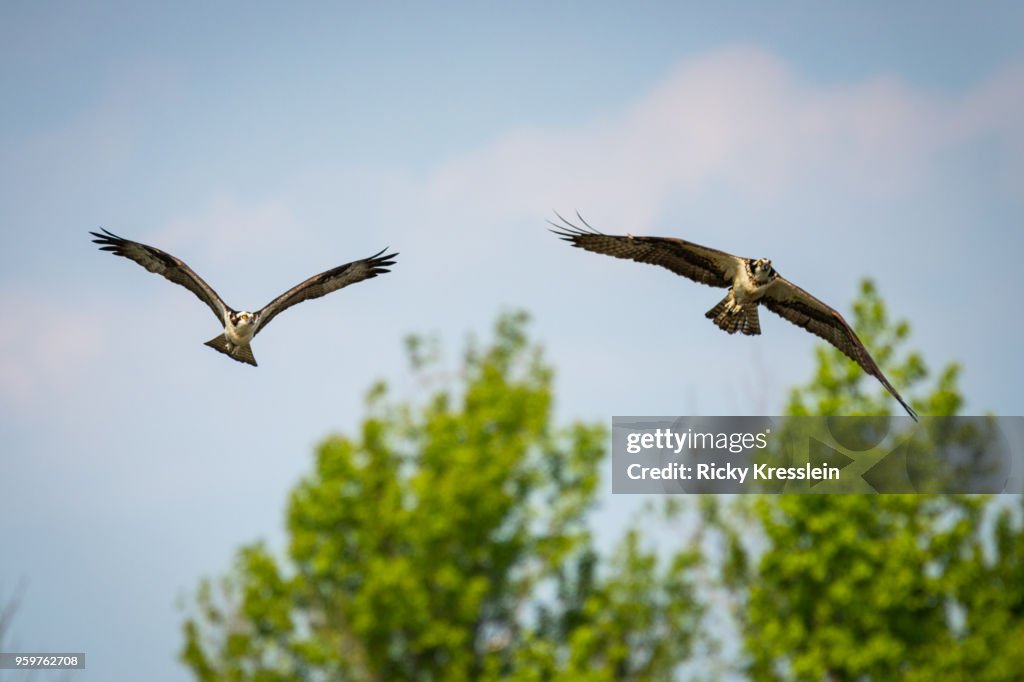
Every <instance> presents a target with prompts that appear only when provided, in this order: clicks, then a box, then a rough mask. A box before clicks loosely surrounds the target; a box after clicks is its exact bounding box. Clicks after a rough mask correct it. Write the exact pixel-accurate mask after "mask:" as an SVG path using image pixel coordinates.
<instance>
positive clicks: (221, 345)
mask: <svg viewBox="0 0 1024 682" xmlns="http://www.w3.org/2000/svg"><path fill="white" fill-rule="evenodd" d="M204 345H206V346H209V347H210V348H212V349H214V350H219V351H220V352H221V353H224V355H227V356H228V357H230V358H231V359H232V360H238V361H239V362H244V363H246V364H248V365H252V366H253V367H255V366H256V358H255V357H253V354H252V348H250V347H249V344H245V345H244V346H239V345H238V344H234V343H231V342H230V341H228V340H227V338H225V336H224V335H223V334H221V335H220V336H216V337H214V338H212V339H210V340H209V341H207V342H206V343H205V344H204Z"/></svg>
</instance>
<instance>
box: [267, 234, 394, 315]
mask: <svg viewBox="0 0 1024 682" xmlns="http://www.w3.org/2000/svg"><path fill="white" fill-rule="evenodd" d="M385 251H387V249H381V250H380V251H378V252H377V253H375V254H373V255H372V256H370V257H369V258H364V259H362V260H357V261H352V262H351V263H346V264H345V265H339V266H338V267H336V268H333V269H331V270H328V271H326V272H321V273H320V274H319V275H314V276H312V277H310V278H309V279H307V280H306V281H305V282H303V283H302V284H298V285H296V286H294V287H292V288H291V289H289V290H288V291H286V292H284V293H283V294H281V295H280V296H278V297H277V298H275V299H274V300H273V301H271V302H270V303H268V304H267V305H265V306H263V309H262V310H260V311H259V313H257V315H258V320H259V321H258V324H259V326H258V327H257V328H256V333H257V334H259V333H260V331H262V330H263V328H264V327H266V326H267V323H268V322H270V321H271V320H272V319H274V318H275V317H276V316H277V315H278V313H280V312H282V311H284V310H286V309H288V308H290V307H292V306H293V305H295V304H296V303H301V302H303V301H308V300H309V299H311V298H320V297H321V296H324V295H325V294H329V293H331V292H332V291H337V290H338V289H341V288H343V287H347V286H348V285H349V284H355V283H356V282H362V281H363V280H364V279H370V278H371V277H376V276H377V275H381V274H383V273H385V272H391V271H390V270H388V267H389V266H391V265H394V264H395V257H396V256H397V255H398V254H397V253H389V254H384V252H385Z"/></svg>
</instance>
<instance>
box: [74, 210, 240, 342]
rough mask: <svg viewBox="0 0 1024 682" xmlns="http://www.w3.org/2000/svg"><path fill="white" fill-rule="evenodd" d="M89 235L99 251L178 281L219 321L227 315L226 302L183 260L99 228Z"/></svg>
mask: <svg viewBox="0 0 1024 682" xmlns="http://www.w3.org/2000/svg"><path fill="white" fill-rule="evenodd" d="M100 229H103V228H100ZM89 234H91V235H92V236H94V237H96V239H93V242H94V243H96V244H99V245H100V251H110V252H111V253H113V254H114V255H115V256H123V257H125V258H129V259H131V260H133V261H135V262H136V263H138V264H139V265H141V266H142V267H144V268H146V269H147V270H149V271H150V272H155V273H156V274H158V275H162V276H163V277H165V278H166V279H168V280H170V281H172V282H174V283H175V284H180V285H181V286H183V287H185V288H186V289H188V290H189V291H191V292H192V293H193V294H195V295H196V296H197V297H198V298H199V300H200V301H202V302H203V303H205V304H206V305H208V306H210V310H212V311H213V314H214V315H216V316H217V319H218V320H220V322H221V324H224V322H225V319H226V317H227V310H228V307H227V305H225V303H224V301H222V300H221V298H220V296H218V295H217V292H216V291H214V290H213V288H212V287H211V286H210V285H209V284H207V283H206V282H204V281H203V278H202V277H200V276H199V275H197V274H196V273H195V272H193V271H192V268H190V267H189V266H187V265H185V263H184V262H182V261H180V260H178V259H177V258H175V257H174V256H172V255H171V254H169V253H167V252H165V251H161V250H160V249H158V248H156V247H155V246H147V245H146V244H140V243H139V242H133V241H131V240H130V239H124V238H122V237H118V236H117V235H116V234H114V233H113V232H109V231H107V230H103V234H100V233H99V232H90V233H89Z"/></svg>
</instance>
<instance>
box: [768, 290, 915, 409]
mask: <svg viewBox="0 0 1024 682" xmlns="http://www.w3.org/2000/svg"><path fill="white" fill-rule="evenodd" d="M760 302H761V303H763V304H764V305H765V307H767V308H768V310H770V311H772V312H773V313H775V314H776V315H780V316H781V317H784V318H786V319H787V320H789V321H790V322H792V323H793V324H795V325H798V326H800V327H803V328H804V329H806V330H807V331H809V332H811V333H812V334H814V335H815V336H818V337H820V338H822V339H824V340H826V341H828V342H829V343H830V344H832V345H833V346H835V347H836V348H838V349H839V350H840V351H842V352H843V354H844V355H846V356H847V357H848V358H850V359H851V360H853V361H854V362H856V363H857V364H858V365H860V366H861V368H862V369H863V370H864V371H865V372H867V373H868V374H870V375H871V376H873V377H875V378H876V379H878V381H880V382H881V384H882V385H883V386H885V388H886V390H888V391H889V393H891V394H892V395H893V397H894V398H896V400H898V401H899V402H900V405H902V406H903V408H904V409H905V410H906V411H907V413H908V414H909V415H910V416H911V417H913V418H914V419H915V420H917V413H916V412H914V410H913V409H912V408H911V407H910V405H908V404H907V402H906V401H905V400H903V397H902V396H901V395H900V394H899V393H898V392H897V391H896V389H895V388H893V386H892V384H890V383H889V380H888V379H886V378H885V375H884V374H882V370H881V369H879V367H878V364H877V363H876V362H875V360H874V358H872V357H871V354H870V353H868V349H867V348H865V347H864V344H863V343H861V340H860V338H858V336H857V334H856V332H854V331H853V329H852V328H851V327H850V325H849V324H847V322H846V320H845V319H843V316H842V315H840V314H839V312H838V311H837V310H835V309H834V308H831V307H829V306H827V305H825V304H824V303H822V302H821V301H819V300H818V299H817V298H815V297H814V296H811V295H810V294H809V293H807V292H806V291H804V290H803V289H801V288H800V287H798V286H797V285H795V284H793V283H792V282H790V281H789V280H788V279H786V278H785V277H782V276H777V277H776V278H775V279H774V280H773V281H772V282H771V284H769V285H768V288H767V290H766V291H765V294H764V296H763V297H762V298H761V299H760Z"/></svg>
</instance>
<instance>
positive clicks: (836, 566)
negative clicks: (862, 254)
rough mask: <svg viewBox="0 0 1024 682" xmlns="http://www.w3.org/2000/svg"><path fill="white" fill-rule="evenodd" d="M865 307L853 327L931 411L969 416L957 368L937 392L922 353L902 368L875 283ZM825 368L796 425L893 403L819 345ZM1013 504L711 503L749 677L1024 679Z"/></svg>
mask: <svg viewBox="0 0 1024 682" xmlns="http://www.w3.org/2000/svg"><path fill="white" fill-rule="evenodd" d="M853 309H854V316H853V321H854V325H853V326H854V327H855V328H856V329H857V330H858V333H859V334H860V335H861V338H862V339H863V341H864V342H865V344H866V345H867V346H868V347H869V348H871V349H872V352H873V353H874V354H875V357H876V359H877V360H878V362H879V365H880V366H881V367H883V369H884V371H885V372H886V374H887V375H888V376H889V377H890V379H892V380H893V383H894V384H895V385H897V386H900V387H902V388H905V389H907V390H908V393H910V394H911V395H913V396H914V399H913V401H912V402H913V404H914V405H915V406H916V407H917V408H918V409H919V410H920V411H921V413H922V414H926V415H932V416H940V415H954V414H956V413H957V411H958V410H959V409H960V407H961V405H962V404H963V399H962V396H961V393H960V390H959V388H958V386H957V378H958V374H959V368H958V366H957V365H955V364H950V365H947V366H946V367H945V368H944V369H943V370H942V371H940V372H939V374H938V377H937V379H936V380H935V381H934V382H933V383H932V384H931V385H930V386H927V385H926V381H927V379H928V377H929V374H930V373H929V371H928V368H927V366H926V365H925V363H924V361H923V360H922V359H921V357H920V356H919V354H917V353H909V354H906V355H905V356H902V357H901V356H899V354H898V351H899V350H900V347H901V346H902V345H903V344H904V343H905V342H906V341H907V339H908V337H909V333H910V327H909V325H908V324H907V323H906V322H905V321H899V322H895V323H892V322H890V321H889V319H888V316H887V314H886V310H885V306H884V304H883V302H882V299H881V297H880V296H879V295H878V293H877V291H876V290H875V287H874V286H873V285H872V284H871V282H869V281H865V282H864V283H863V285H862V288H861V292H860V296H859V297H858V299H857V301H856V302H855V303H854V306H853ZM817 357H818V368H817V372H816V375H815V378H814V380H813V381H811V383H810V384H808V385H807V386H804V387H800V388H797V389H795V390H793V392H792V395H791V397H790V400H789V406H788V413H789V414H790V415H813V414H887V413H888V411H889V410H890V409H891V408H892V406H893V401H892V399H891V397H889V396H888V394H887V393H885V392H884V390H883V389H881V388H876V386H877V384H875V383H873V380H872V379H871V378H870V377H865V376H864V374H863V372H862V371H860V369H859V368H857V367H856V365H854V364H853V363H852V362H851V361H849V360H848V359H846V358H845V357H844V356H843V355H842V354H840V353H839V352H838V351H835V350H834V349H832V348H831V347H821V348H819V350H818V356H817ZM865 387H870V389H871V390H865ZM896 409H899V407H898V405H897V406H896ZM1003 502H1004V503H1002V504H1000V503H996V504H993V501H992V499H991V498H987V497H983V496H967V495H941V496H939V495H774V496H771V495H769V496H761V497H756V498H754V497H752V498H746V499H744V500H742V501H741V502H740V503H738V504H736V505H734V506H731V507H725V506H723V505H720V504H717V503H716V502H715V501H706V502H705V511H706V513H707V518H708V519H709V520H710V521H711V522H712V524H713V525H714V526H716V527H717V528H719V529H720V530H721V531H722V535H721V536H720V537H721V538H722V539H723V540H724V543H725V544H724V546H725V547H727V548H728V551H727V552H725V555H726V556H727V559H725V560H724V561H723V562H722V568H723V580H724V584H725V586H726V587H727V589H729V590H731V591H732V593H733V596H734V603H735V604H736V605H737V608H736V613H737V617H738V620H739V623H740V628H741V630H742V632H743V636H744V644H745V651H746V656H747V659H746V661H745V664H744V668H745V670H746V672H747V674H749V676H750V677H752V678H753V679H755V680H814V681H819V680H829V681H833V680H835V681H841V680H867V681H871V680H937V679H963V680H968V679H969V680H993V681H995V680H1014V679H1024V647H1021V646H1020V645H1021V644H1022V643H1024V534H1022V532H1021V529H1020V525H1019V524H1017V523H1015V522H1014V520H1013V516H1014V515H1013V513H1012V510H1010V509H1008V506H1007V505H1006V504H1005V498H1003ZM992 520H995V523H994V524H992V523H988V521H992ZM993 526H994V528H995V531H994V533H993V532H990V531H991V530H992V528H993ZM751 528H756V529H757V531H756V532H754V531H751Z"/></svg>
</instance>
